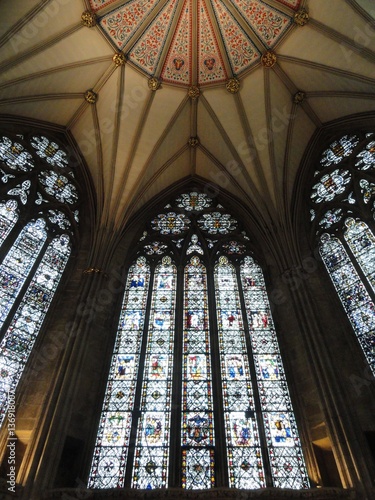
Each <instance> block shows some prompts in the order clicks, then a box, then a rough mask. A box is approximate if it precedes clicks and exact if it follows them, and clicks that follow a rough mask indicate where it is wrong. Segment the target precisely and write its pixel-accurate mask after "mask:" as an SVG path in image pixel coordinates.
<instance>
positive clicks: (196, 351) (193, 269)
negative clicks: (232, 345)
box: [181, 257, 215, 489]
mask: <svg viewBox="0 0 375 500" xmlns="http://www.w3.org/2000/svg"><path fill="white" fill-rule="evenodd" d="M184 280H185V282H184V334H183V374H182V386H183V388H182V435H181V444H182V447H183V460H182V478H183V480H182V484H183V487H184V488H187V489H194V488H200V489H204V488H210V487H211V486H213V485H214V465H215V463H214V457H213V451H212V449H211V451H210V449H208V448H207V447H208V446H209V447H212V446H213V445H214V422H213V401H212V388H211V386H212V379H211V371H212V368H211V348H210V332H209V316H208V305H207V304H208V297H207V275H206V269H205V267H204V266H203V265H202V264H201V262H200V260H199V258H198V257H192V258H191V260H190V263H189V264H188V265H187V266H186V267H185V273H184ZM191 448H206V449H205V451H204V452H203V451H202V453H200V454H197V453H195V452H194V451H193V450H191ZM198 457H201V459H202V460H203V462H202V464H201V466H202V468H200V466H198V464H197V459H198ZM198 479H200V481H201V482H200V483H199V484H198V483H197V480H198Z"/></svg>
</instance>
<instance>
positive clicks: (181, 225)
mask: <svg viewBox="0 0 375 500" xmlns="http://www.w3.org/2000/svg"><path fill="white" fill-rule="evenodd" d="M189 224H190V220H189V219H188V218H187V217H186V216H185V215H184V214H176V213H175V212H168V213H167V214H159V215H158V216H157V217H156V218H155V219H153V221H152V229H154V230H156V231H159V232H160V234H180V233H183V232H184V231H186V230H187V229H188V227H189Z"/></svg>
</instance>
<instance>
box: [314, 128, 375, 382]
mask: <svg viewBox="0 0 375 500" xmlns="http://www.w3.org/2000/svg"><path fill="white" fill-rule="evenodd" d="M310 205H311V206H310V213H311V220H312V223H313V231H314V235H315V237H317V239H318V242H319V251H320V255H321V257H322V260H323V262H324V264H325V266H326V268H327V271H328V273H329V275H330V277H331V280H332V282H333V285H334V287H335V289H336V291H337V294H338V296H339V298H340V300H341V302H342V305H343V308H344V310H345V312H346V314H347V316H348V319H349V321H350V323H351V325H352V327H353V330H354V332H355V334H356V336H357V338H358V341H359V344H360V346H361V348H362V350H363V353H364V355H365V358H366V360H367V362H368V364H369V366H370V368H371V370H372V372H373V374H374V375H375V306H374V304H375V236H374V217H375V211H374V207H375V134H374V133H373V132H358V133H355V134H347V135H344V136H342V137H340V138H339V139H337V140H335V141H334V142H332V143H331V144H330V145H329V146H328V148H326V149H325V150H324V151H323V153H322V154H321V156H320V162H319V164H318V165H317V167H316V170H315V173H314V180H313V185H312V192H311V197H310Z"/></svg>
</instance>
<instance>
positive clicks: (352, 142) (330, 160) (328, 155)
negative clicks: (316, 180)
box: [320, 135, 359, 167]
mask: <svg viewBox="0 0 375 500" xmlns="http://www.w3.org/2000/svg"><path fill="white" fill-rule="evenodd" d="M358 143H359V138H358V137H357V136H356V135H352V136H348V135H344V136H343V137H341V139H339V140H338V141H335V142H333V143H332V144H331V145H330V147H329V148H328V149H326V150H325V151H324V152H323V153H322V157H321V160H320V163H321V164H322V165H323V167H328V166H330V165H332V164H333V165H337V164H338V163H340V162H341V161H342V160H343V159H344V158H346V157H347V156H349V155H350V154H351V153H352V151H353V149H354V148H355V146H356V145H357V144H358Z"/></svg>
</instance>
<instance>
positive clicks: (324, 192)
mask: <svg viewBox="0 0 375 500" xmlns="http://www.w3.org/2000/svg"><path fill="white" fill-rule="evenodd" d="M350 181H351V176H350V173H349V172H348V171H347V170H335V171H334V172H332V173H330V174H326V175H323V177H322V178H321V179H320V181H319V182H318V183H317V184H315V185H314V186H313V187H312V193H311V199H312V200H313V201H314V202H315V203H322V202H327V201H332V200H333V199H334V198H336V196H338V195H340V194H342V193H344V191H345V189H346V185H347V184H349V182H350Z"/></svg>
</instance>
